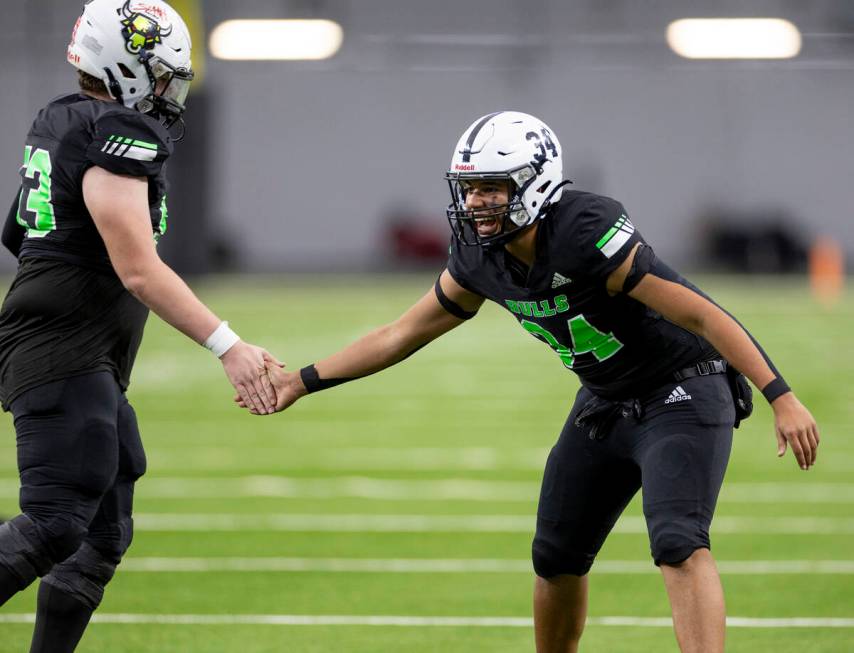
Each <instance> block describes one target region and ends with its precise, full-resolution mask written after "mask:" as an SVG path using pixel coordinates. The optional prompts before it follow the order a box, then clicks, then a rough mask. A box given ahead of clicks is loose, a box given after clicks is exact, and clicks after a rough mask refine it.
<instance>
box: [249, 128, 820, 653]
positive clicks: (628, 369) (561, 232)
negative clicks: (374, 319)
mask: <svg viewBox="0 0 854 653" xmlns="http://www.w3.org/2000/svg"><path fill="white" fill-rule="evenodd" d="M446 178H447V180H448V182H449V184H450V188H451V198H452V204H451V206H450V207H449V208H448V219H449V221H450V224H451V228H452V231H453V238H452V241H451V252H450V259H449V263H448V267H447V269H446V270H445V271H444V272H442V274H441V276H440V277H439V279H438V280H437V282H436V285H435V287H434V289H433V290H431V291H430V292H428V293H427V294H426V295H424V297H422V298H421V299H420V300H419V301H418V302H417V303H416V304H415V305H414V306H413V307H412V308H410V309H409V310H408V311H407V312H406V313H404V314H403V315H402V316H401V317H400V318H399V319H398V320H397V321H395V322H393V323H391V324H388V325H386V326H383V327H380V328H379V329H377V330H375V331H373V332H371V333H369V334H368V335H367V336H365V337H363V338H362V339H360V340H359V341H357V342H356V343H354V344H352V345H350V346H348V347H346V348H345V349H343V350H342V351H340V352H338V353H336V354H333V355H332V356H330V357H328V358H325V359H323V360H321V361H320V362H318V363H317V364H315V365H310V366H308V367H305V368H303V369H302V370H300V371H299V372H294V373H285V372H283V371H281V370H279V369H277V368H272V369H271V376H272V377H273V385H274V386H275V387H276V389H277V394H278V406H277V408H278V409H284V408H286V407H287V406H289V405H290V404H292V403H293V402H294V401H296V400H297V399H299V398H300V397H301V396H303V395H305V394H307V393H309V392H314V391H317V390H321V389H324V388H328V387H331V386H334V385H337V384H339V383H343V382H345V381H350V380H353V379H356V378H360V377H363V376H366V375H368V374H372V373H374V372H378V371H380V370H382V369H385V368H387V367H389V366H391V365H394V364H395V363H397V362H399V361H401V360H403V359H404V358H406V357H407V356H409V355H410V354H411V353H413V352H414V351H415V350H417V349H418V348H420V347H423V346H424V345H426V344H427V343H428V342H430V341H432V340H434V339H435V338H437V337H439V336H440V335H442V334H443V333H445V332H447V331H449V330H450V329H453V328H454V327H457V326H459V325H460V324H462V323H463V322H464V321H465V320H467V319H469V318H471V317H473V316H474V315H475V313H476V312H477V310H478V309H479V307H480V305H481V304H482V303H483V301H484V300H485V299H490V300H492V301H494V302H496V303H497V304H499V305H500V306H502V307H503V308H505V309H506V310H507V311H508V312H509V313H510V314H511V315H513V316H514V317H515V318H516V319H517V320H518V322H519V324H520V325H521V326H522V328H523V329H524V330H525V331H527V332H528V333H530V334H531V335H533V336H534V337H536V338H538V339H539V340H541V341H543V342H544V343H546V344H547V345H548V346H549V347H551V348H552V349H553V350H554V351H555V352H556V353H557V354H558V356H559V357H560V360H561V362H562V363H563V365H564V366H565V367H567V368H569V369H571V370H573V371H574V372H575V373H576V374H578V376H579V377H580V379H581V389H580V390H579V392H578V396H577V398H576V401H575V405H574V406H573V408H572V411H571V412H570V415H569V418H568V419H567V421H566V424H565V426H564V428H563V431H562V432H561V434H560V437H559V438H558V441H557V444H556V445H555V446H554V448H553V449H552V451H551V453H550V455H549V458H548V461H547V463H546V469H545V474H544V478H543V485H542V492H541V495H540V502H539V507H538V511H537V531H536V535H535V537H534V542H533V563H534V570H535V572H536V574H537V578H536V583H535V589H534V622H535V631H536V646H537V650H538V651H539V652H540V653H544V652H546V651H549V652H558V651H559V652H560V653H566V652H567V651H575V650H576V649H577V647H578V641H579V638H580V637H581V633H582V631H583V628H584V622H585V618H586V613H587V572H588V571H589V570H590V567H591V565H592V563H593V560H594V558H595V556H596V553H597V552H598V551H599V549H600V547H601V546H602V543H603V542H604V540H605V537H606V536H607V535H608V533H609V532H610V530H611V528H612V527H613V525H614V523H615V522H616V521H617V518H618V517H619V515H620V513H621V512H622V510H623V508H624V507H625V506H626V504H627V503H628V502H629V501H630V500H631V498H632V497H633V496H634V495H635V493H636V492H637V491H638V490H639V489H641V488H642V489H643V510H644V516H645V518H646V522H647V527H648V531H649V538H650V548H651V553H652V557H653V560H654V561H655V564H656V565H659V566H660V567H661V571H662V575H663V577H664V582H665V586H666V588H667V593H668V596H669V598H670V602H671V607H672V610H673V621H674V626H675V629H676V635H677V639H678V641H679V645H680V647H681V649H682V650H683V651H703V652H705V653H709V652H714V651H723V648H724V629H725V612H724V599H723V591H722V588H721V584H720V580H719V578H718V574H717V570H716V567H715V563H714V560H713V559H712V556H711V553H710V551H709V546H710V544H709V525H710V523H711V519H712V514H713V511H714V508H715V503H716V501H717V496H718V492H719V490H720V487H721V483H722V481H723V477H724V471H725V469H726V464H727V460H728V458H729V452H730V446H731V442H732V429H733V426H735V425H736V424H737V422H738V420H740V419H743V418H745V417H746V416H747V415H748V414H749V412H750V408H751V406H752V404H751V403H750V401H751V399H750V388H749V386H748V385H747V383H746V382H745V381H744V377H743V376H742V375H741V373H743V374H744V375H746V376H747V377H748V378H749V379H750V380H751V381H752V382H753V384H754V385H755V386H756V387H758V388H761V389H762V393H763V394H764V396H765V398H766V399H767V400H768V401H769V402H770V403H771V406H772V408H773V410H774V415H775V421H776V437H777V453H778V455H780V456H782V455H783V453H784V452H785V450H786V447H787V446H790V447H791V448H792V451H793V453H794V455H795V458H796V459H797V462H798V465H799V466H800V467H801V468H802V469H805V470H806V469H809V468H810V466H812V465H813V464H814V463H815V458H816V449H817V447H818V440H819V436H818V429H817V427H816V424H815V421H814V420H813V418H812V416H811V415H810V413H809V412H808V411H807V409H806V408H804V406H803V405H802V404H801V403H800V402H799V401H798V400H797V398H796V397H795V395H794V394H793V393H792V391H791V390H790V389H789V387H788V386H787V385H786V383H785V381H783V379H782V377H781V376H780V374H779V373H778V372H777V370H776V368H775V367H774V365H773V364H772V363H771V361H770V360H769V359H768V357H767V356H766V355H765V353H764V352H763V351H762V349H761V348H760V347H759V345H758V344H757V343H756V342H755V341H754V340H753V339H752V337H751V336H750V335H749V334H748V333H747V332H746V331H745V330H744V328H743V327H742V326H741V325H740V324H739V323H738V322H737V321H736V320H735V319H734V318H733V317H731V316H730V315H729V314H728V313H726V312H725V311H724V310H722V309H721V308H719V307H718V306H717V305H716V304H715V303H714V302H713V301H712V300H710V299H709V298H708V297H707V296H706V295H704V294H703V293H702V292H701V291H700V290H698V289H697V288H696V287H695V286H693V285H691V284H690V283H689V282H688V281H686V280H685V279H683V278H682V277H681V276H679V275H678V274H677V273H676V272H674V271H673V270H671V269H670V268H669V267H668V266H667V265H665V264H664V263H663V262H662V261H660V260H659V259H658V258H656V256H655V254H654V253H653V250H652V248H651V247H650V246H649V245H648V244H647V243H646V242H645V241H644V239H643V238H642V237H641V235H640V233H639V232H638V231H637V230H636V229H635V227H634V225H633V224H632V222H631V220H630V219H629V217H628V215H627V213H626V210H625V209H624V208H623V206H622V205H621V204H620V203H619V202H617V201H615V200H613V199H610V198H607V197H602V196H599V195H594V194H592V193H585V192H579V191H572V190H569V189H568V188H567V187H566V184H567V183H569V182H567V181H566V180H564V178H563V167H562V159H561V146H560V143H559V142H558V139H557V138H556V136H555V134H554V133H553V132H552V131H551V130H550V129H549V128H548V127H547V126H546V125H545V124H544V123H542V122H541V121H540V120H538V119H536V118H534V117H532V116H529V115H526V114H523V113H517V112H511V111H502V112H498V113H493V114H489V115H487V116H484V117H482V118H480V119H478V120H476V121H475V122H474V123H473V124H472V125H471V126H470V127H469V128H468V129H467V130H466V131H465V133H464V134H463V136H462V138H461V139H460V141H459V143H458V144H457V147H456V148H455V150H454V155H453V159H452V162H451V167H450V170H449V171H448V174H447V175H446ZM236 399H237V400H238V401H239V402H241V400H240V399H239V398H236ZM241 403H243V402H241Z"/></svg>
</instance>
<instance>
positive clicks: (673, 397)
mask: <svg viewBox="0 0 854 653" xmlns="http://www.w3.org/2000/svg"><path fill="white" fill-rule="evenodd" d="M690 398H691V395H689V394H688V393H687V392H685V391H684V390H683V389H682V386H681V385H677V386H676V387H675V388H674V389H673V392H671V393H670V396H669V397H668V398H667V399H665V400H664V403H665V404H675V403H677V402H679V401H688V400H689V399H690Z"/></svg>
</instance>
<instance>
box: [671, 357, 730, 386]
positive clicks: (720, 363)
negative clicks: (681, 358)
mask: <svg viewBox="0 0 854 653" xmlns="http://www.w3.org/2000/svg"><path fill="white" fill-rule="evenodd" d="M726 367H727V363H726V361H725V360H722V359H720V358H719V359H717V360H713V361H701V362H699V363H697V364H696V365H692V366H691V367H686V368H683V369H681V370H676V371H675V372H674V373H673V378H674V379H676V381H684V380H685V379H690V378H692V377H695V376H709V375H710V374H726Z"/></svg>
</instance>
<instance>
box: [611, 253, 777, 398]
mask: <svg viewBox="0 0 854 653" xmlns="http://www.w3.org/2000/svg"><path fill="white" fill-rule="evenodd" d="M646 249H647V250H648V252H647V253H646V256H645V259H646V260H643V261H642V262H641V265H642V266H643V267H646V269H647V272H646V274H652V275H653V276H656V277H658V278H660V279H664V280H666V281H672V282H673V283H678V284H679V285H681V286H685V287H686V288H688V289H690V290H692V291H694V292H695V293H697V294H698V295H700V296H701V297H703V298H704V299H707V300H708V301H710V302H711V303H712V304H714V305H715V306H717V307H718V308H719V309H721V310H722V311H723V312H724V313H726V314H727V315H729V316H730V317H731V318H732V319H733V320H735V323H736V324H738V326H740V327H741V328H742V329H743V330H744V332H745V333H746V334H747V337H748V338H750V340H751V341H752V342H753V344H754V345H756V349H758V350H759V353H760V354H762V358H764V359H765V362H766V363H768V367H770V368H771V371H772V372H774V376H775V377H777V378H781V376H780V372H779V371H778V370H777V368H776V367H775V366H774V363H772V362H771V359H770V358H769V357H768V354H766V353H765V350H764V349H762V346H761V345H760V344H759V343H758V342H757V341H756V338H754V337H753V336H752V335H751V334H750V331H748V330H747V329H746V328H745V327H744V325H743V324H742V323H741V322H739V321H738V319H737V318H736V317H735V316H734V315H733V314H732V313H730V312H729V311H728V310H726V309H725V308H723V307H722V306H721V305H720V304H718V303H717V302H716V301H715V300H714V299H712V298H711V297H709V296H708V295H707V294H706V293H704V292H703V291H702V290H700V289H699V288H697V286H695V285H694V284H692V283H691V282H690V281H688V280H687V279H685V278H684V277H683V276H682V275H680V274H679V273H678V272H676V271H675V270H673V269H672V268H670V267H669V266H668V265H667V264H666V263H664V262H663V261H661V260H660V259H659V258H658V257H656V256H655V254H654V253H653V252H652V248H651V247H649V246H648V245H647V246H646ZM638 253H640V252H638ZM634 272H635V271H634V270H632V271H631V272H629V277H632V276H633V273H634ZM641 278H643V274H640V275H637V274H635V275H634V278H632V281H633V284H632V288H633V287H634V286H636V285H637V284H638V282H639V281H640V280H641ZM627 280H628V278H627ZM626 292H628V291H626ZM739 371H740V370H739ZM760 389H761V388H760Z"/></svg>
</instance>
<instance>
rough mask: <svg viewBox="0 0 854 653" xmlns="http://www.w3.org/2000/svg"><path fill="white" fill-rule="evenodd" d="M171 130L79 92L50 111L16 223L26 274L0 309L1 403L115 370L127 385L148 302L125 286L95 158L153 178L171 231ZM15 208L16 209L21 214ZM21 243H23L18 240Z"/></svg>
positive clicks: (154, 219) (35, 130) (37, 129)
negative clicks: (87, 197)
mask: <svg viewBox="0 0 854 653" xmlns="http://www.w3.org/2000/svg"><path fill="white" fill-rule="evenodd" d="M171 152H172V141H171V138H170V137H169V133H168V132H167V131H166V129H165V128H164V127H163V126H162V125H161V124H160V123H159V122H157V121H156V120H154V119H153V118H151V117H150V116H146V115H144V114H141V113H139V112H137V111H134V110H132V109H128V108H126V107H125V106H123V105H121V104H119V103H117V102H107V101H102V100H97V99H94V98H92V97H89V96H87V95H82V94H78V93H74V94H70V95H65V96H61V97H59V98H56V99H55V100H53V101H52V102H50V104H48V105H47V106H46V107H45V108H44V109H42V110H41V111H40V112H39V114H38V116H37V117H36V119H35V121H34V122H33V125H32V128H31V129H30V132H29V134H28V135H27V140H26V143H25V146H24V157H23V165H22V166H21V170H20V174H21V190H20V192H19V194H18V201H17V209H15V206H13V210H12V213H10V216H9V222H11V221H14V223H17V226H18V227H20V229H21V230H22V231H23V234H22V235H23V239H22V240H20V238H18V239H15V238H12V237H9V234H8V233H7V232H8V231H9V230H13V229H14V228H15V224H14V223H13V224H11V225H10V224H8V223H7V225H6V228H5V229H4V242H13V241H17V242H16V247H15V248H16V249H18V252H17V254H18V258H19V266H18V273H17V275H16V278H15V280H14V281H13V283H12V287H11V288H10V290H9V293H8V295H7V296H6V299H5V301H4V302H3V308H2V310H0V401H2V402H3V406H4V408H8V404H9V403H10V402H11V401H12V400H13V399H14V398H15V396H17V395H18V394H20V393H21V392H23V391H25V390H27V389H29V388H32V387H35V386H37V385H40V384H42V383H47V382H50V381H54V380H56V379H60V378H64V377H68V376H74V375H78V374H83V373H87V372H90V371H101V370H109V371H112V372H113V373H114V374H115V375H116V378H117V380H118V381H119V383H120V384H121V385H122V387H123V388H126V387H127V385H128V383H129V378H130V371H131V367H132V365H133V361H134V358H135V356H136V352H137V349H138V348H139V344H140V341H141V338H142V331H143V328H144V326H145V321H146V318H147V315H148V310H147V309H146V308H145V306H143V305H142V304H140V303H139V302H138V301H137V300H136V299H135V298H133V297H132V296H131V295H130V294H129V293H128V292H127V291H126V290H125V289H124V287H123V286H122V283H121V281H120V280H119V278H118V277H117V276H116V274H115V272H114V270H113V268H112V266H111V264H110V260H109V257H108V255H107V250H106V246H105V245H104V242H103V240H102V239H101V236H100V234H99V233H98V230H97V228H96V227H95V223H94V221H93V220H92V216H91V215H90V214H89V211H88V210H87V209H86V205H85V203H84V201H83V189H82V181H83V175H84V173H85V172H86V171H87V170H88V169H89V168H91V167H93V166H99V167H101V168H104V169H105V170H107V171H109V172H112V173H115V174H120V175H132V176H136V177H146V178H147V179H148V200H149V201H148V204H149V213H150V216H151V229H152V237H153V238H154V239H155V240H157V239H158V238H159V237H160V236H161V235H162V234H163V233H164V232H165V231H166V221H167V210H166V190H167V189H166V179H165V175H164V170H163V166H164V162H165V161H166V160H167V159H168V157H169V155H170V154H171ZM13 214H14V215H13ZM18 242H19V243H20V244H19V245H18Z"/></svg>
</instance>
